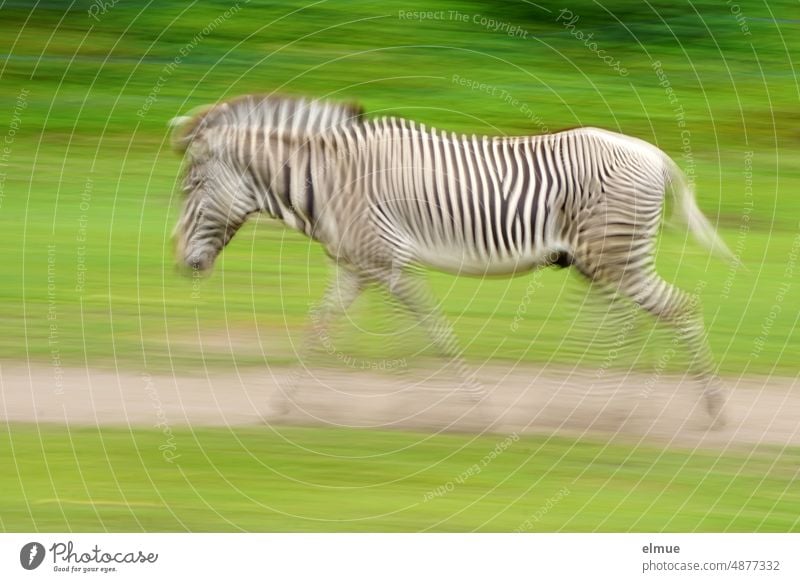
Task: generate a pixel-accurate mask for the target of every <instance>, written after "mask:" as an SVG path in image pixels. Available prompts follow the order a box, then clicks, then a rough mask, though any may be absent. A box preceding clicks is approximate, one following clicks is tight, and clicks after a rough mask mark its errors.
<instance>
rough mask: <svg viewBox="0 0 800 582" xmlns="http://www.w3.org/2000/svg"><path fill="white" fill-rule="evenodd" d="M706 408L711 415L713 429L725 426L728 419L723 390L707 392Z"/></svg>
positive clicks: (711, 427)
mask: <svg viewBox="0 0 800 582" xmlns="http://www.w3.org/2000/svg"><path fill="white" fill-rule="evenodd" d="M705 400H706V410H707V411H708V415H709V416H710V417H711V426H710V429H711V430H721V429H723V428H725V425H726V424H727V419H726V418H725V396H724V395H723V393H722V391H718V392H714V393H712V394H706V396H705Z"/></svg>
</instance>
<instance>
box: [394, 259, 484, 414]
mask: <svg viewBox="0 0 800 582" xmlns="http://www.w3.org/2000/svg"><path fill="white" fill-rule="evenodd" d="M378 278H379V280H380V282H381V283H382V284H383V285H385V287H386V289H387V290H388V291H389V293H390V294H391V296H392V297H393V298H394V299H395V300H396V301H397V302H398V303H399V304H400V305H401V306H402V307H403V308H404V309H406V310H407V311H408V312H409V313H410V314H411V315H412V316H413V317H414V318H415V319H416V320H417V321H418V322H419V323H420V325H422V326H423V328H424V329H425V331H426V333H427V335H428V337H429V338H430V340H431V342H432V343H433V345H434V347H435V349H436V351H437V352H438V353H439V355H440V356H441V357H443V358H444V359H445V360H447V362H448V363H449V364H451V365H452V367H453V369H454V370H455V371H456V374H457V375H458V377H459V379H460V381H461V391H462V393H463V394H464V395H465V396H466V397H467V398H468V399H469V400H470V401H474V402H477V401H480V400H483V398H485V396H486V389H485V388H484V387H483V386H482V385H481V383H480V382H479V381H478V379H477V377H476V376H475V373H474V372H473V370H472V369H471V367H470V366H468V365H467V363H466V362H465V361H464V358H463V357H462V356H461V352H460V350H459V348H458V341H457V340H456V337H455V334H454V333H453V329H452V327H451V326H450V324H449V323H448V322H447V319H445V317H444V315H442V313H441V312H440V310H439V309H438V308H437V307H436V301H435V300H434V298H433V295H432V294H431V293H430V291H429V290H428V288H427V286H426V285H425V282H424V281H421V280H420V279H419V278H418V277H416V276H414V275H412V274H411V273H409V272H408V271H406V270H398V269H393V270H392V271H391V272H390V273H381V274H380V275H379V277H378Z"/></svg>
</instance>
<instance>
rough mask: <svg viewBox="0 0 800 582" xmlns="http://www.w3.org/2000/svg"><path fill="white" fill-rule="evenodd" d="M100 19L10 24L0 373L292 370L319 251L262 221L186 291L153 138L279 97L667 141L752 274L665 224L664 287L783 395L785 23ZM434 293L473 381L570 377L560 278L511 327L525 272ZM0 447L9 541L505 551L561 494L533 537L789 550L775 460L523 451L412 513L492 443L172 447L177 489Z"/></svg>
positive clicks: (285, 7) (500, 6) (248, 11)
mask: <svg viewBox="0 0 800 582" xmlns="http://www.w3.org/2000/svg"><path fill="white" fill-rule="evenodd" d="M106 4H108V6H107V7H106V8H105V9H104V10H100V9H99V8H98V4H96V3H91V2H85V1H80V2H76V3H74V4H72V5H70V7H69V8H67V7H66V5H65V4H62V3H59V2H43V3H38V4H37V5H36V7H35V8H31V7H29V6H28V5H26V4H24V3H11V4H6V5H4V6H3V7H1V8H0V16H1V17H0V32H1V33H2V34H0V45H1V46H2V49H0V55H2V56H1V57H0V63H1V64H0V79H1V80H2V82H0V233H2V234H3V237H2V240H3V241H4V244H3V250H4V252H3V267H4V277H3V282H2V284H0V326H2V331H3V333H2V334H0V366H2V365H3V364H4V363H19V362H24V361H30V362H33V365H36V364H37V363H39V364H42V365H52V363H53V361H54V358H57V359H58V361H59V362H60V363H61V364H62V365H65V366H91V367H118V368H119V369H122V370H131V371H137V372H138V371H142V370H151V371H152V370H156V371H157V370H176V371H178V372H181V373H183V372H191V371H195V370H197V369H199V367H200V363H201V356H200V355H199V354H198V351H197V348H196V346H197V341H198V338H209V337H211V338H213V337H231V338H236V337H237V336H242V337H252V336H253V335H254V334H257V335H258V337H259V338H260V340H261V345H259V346H255V347H253V346H249V348H248V349H241V350H239V349H236V348H235V347H233V348H232V347H231V346H230V345H229V344H224V342H222V343H218V344H216V347H213V346H212V347H211V348H210V349H207V350H204V352H203V354H202V360H203V361H204V363H205V365H206V366H208V367H209V368H212V369H219V370H226V369H230V368H231V366H233V365H237V366H262V367H263V366H287V365H291V364H292V363H293V362H295V361H296V356H295V352H294V348H293V345H294V343H296V341H297V339H298V338H299V337H300V336H301V334H302V331H303V328H304V324H305V323H306V321H307V318H308V312H309V307H310V306H311V305H313V303H314V302H315V301H317V300H318V299H319V298H320V297H321V293H322V289H323V287H324V285H325V281H326V278H327V276H328V274H329V273H330V266H329V265H328V264H327V262H326V259H325V257H324V254H323V253H322V251H321V250H320V249H319V248H318V247H317V246H316V245H315V244H313V243H311V242H309V241H307V240H306V239H304V238H303V237H301V236H300V235H298V234H296V233H294V232H290V231H288V230H286V229H285V228H284V227H283V226H282V225H280V224H276V223H274V222H272V221H269V220H255V221H253V222H252V223H250V224H248V225H247V226H246V227H245V228H244V229H243V230H242V231H241V232H240V233H239V234H238V235H237V237H236V239H235V240H234V241H233V242H232V243H231V245H229V247H228V248H227V249H226V250H225V252H224V253H223V255H222V256H221V258H220V260H219V261H218V263H217V266H216V269H215V272H214V274H213V276H212V277H210V278H208V279H203V280H192V279H184V278H181V277H179V276H178V275H177V274H176V273H175V272H174V269H173V258H172V245H171V240H170V233H171V231H172V228H173V225H174V223H175V221H176V218H177V215H178V210H179V207H180V203H181V195H180V189H179V187H178V185H179V180H180V171H181V160H180V159H179V157H178V156H176V154H174V153H173V152H172V151H171V149H170V147H169V135H168V130H167V123H168V121H169V119H170V118H172V117H174V116H176V115H180V114H183V113H185V112H187V111H189V110H190V109H191V108H193V107H196V106H198V105H202V104H206V103H212V102H215V101H218V100H221V99H225V98H228V97H233V96H235V95H240V94H244V93H249V92H272V91H278V92H283V93H290V94H309V95H313V96H317V97H328V98H331V99H337V100H357V101H359V102H361V103H362V104H363V105H364V107H365V109H366V111H367V112H368V114H369V115H370V116H380V115H400V116H408V117H413V118H414V119H417V120H420V121H423V122H425V123H428V124H434V125H436V126H438V127H442V128H447V129H450V130H453V131H462V132H469V133H491V134H508V135H516V134H536V133H541V132H544V131H557V130H558V129H560V128H566V127H574V126H579V125H581V126H583V125H593V126H600V127H604V128H607V129H611V130H615V131H620V132H623V133H626V134H629V135H634V136H637V137H641V138H643V139H646V140H648V141H650V142H653V143H656V144H658V145H659V146H660V147H661V148H663V149H664V150H665V151H667V152H669V153H670V154H671V155H672V156H673V157H674V158H675V159H676V161H677V162H678V163H679V164H680V165H681V166H682V167H683V168H684V169H685V170H686V171H687V172H688V173H689V174H690V175H691V176H692V178H693V179H694V182H695V187H696V191H697V197H698V202H699V205H700V206H701V208H702V209H703V210H704V212H705V213H706V214H707V215H708V216H709V217H710V218H711V220H712V221H713V222H714V223H715V224H717V225H718V228H719V232H720V234H721V236H722V237H723V238H724V239H725V240H726V242H727V243H728V245H729V246H730V247H731V249H732V250H733V251H734V252H735V253H736V254H737V255H738V256H740V257H741V259H742V262H743V264H744V266H745V268H737V267H736V266H731V265H729V264H726V263H724V262H721V261H720V260H719V259H717V258H716V257H713V256H710V255H709V254H708V252H707V251H706V250H705V249H704V248H702V247H700V246H699V245H698V244H697V243H696V242H695V241H694V240H693V239H692V238H691V237H690V236H688V235H687V233H686V232H685V231H684V230H683V229H681V228H679V227H678V228H672V227H669V226H667V227H665V229H664V232H663V234H662V236H661V239H660V244H659V254H658V262H659V268H660V271H661V273H662V274H663V276H664V277H665V278H667V279H668V280H670V281H672V282H674V283H675V284H677V285H679V286H680V287H682V288H684V289H687V290H693V289H694V290H700V295H701V298H702V302H703V309H704V312H705V316H706V322H707V326H708V334H709V341H710V342H711V345H712V348H713V350H714V352H715V355H716V357H717V360H718V363H719V366H720V370H721V372H722V373H723V374H724V375H726V376H729V377H732V378H735V377H739V376H742V375H750V374H753V375H783V376H793V375H795V374H796V373H797V368H798V358H797V354H798V351H799V350H800V333H798V331H797V330H798V326H797V320H798V317H800V309H799V308H800V283H798V279H797V278H798V276H799V275H800V263H798V260H800V259H798V257H800V196H797V192H798V191H800V170H799V169H798V168H800V155H798V147H797V145H798V144H797V125H798V122H800V113H799V111H800V110H799V109H798V107H797V103H798V97H799V96H800V86H798V82H797V78H796V71H795V68H794V67H795V64H794V62H793V60H792V58H791V57H792V55H796V54H798V51H799V50H800V35H798V34H797V26H798V25H797V20H796V12H797V10H796V4H794V3H792V2H788V1H787V2H770V3H769V4H767V3H763V2H756V1H752V2H751V1H749V0H747V1H742V2H739V3H738V4H737V5H736V6H737V10H736V11H734V10H733V9H732V6H731V3H722V2H711V1H706V0H703V1H700V2H692V3H687V4H685V5H684V4H681V3H674V2H673V3H669V2H662V1H659V2H653V3H643V4H641V5H640V4H637V3H629V2H623V1H622V0H610V1H607V2H603V3H601V4H598V3H594V2H588V1H585V0H580V1H576V2H572V3H571V6H570V8H569V12H570V13H571V14H569V15H568V14H566V13H562V12H561V11H562V9H563V5H561V4H558V3H552V2H540V3H537V4H530V3H524V2H489V1H486V2H466V1H460V0H457V1H453V2H447V3H441V4H439V5H431V4H430V3H423V2H419V1H411V2H406V1H402V2H400V1H396V0H389V1H387V2H380V3H379V2H361V1H356V2H316V3H311V4H306V3H304V2H295V1H293V0H290V1H289V2H283V3H280V4H272V3H270V4H269V5H265V4H262V3H260V2H255V1H252V2H247V3H245V2H240V3H238V4H237V3H235V2H205V3H202V4H199V3H193V4H185V3H182V2H159V3H158V5H157V6H156V4H155V3H148V4H145V5H139V4H138V3H125V2H119V3H116V4H114V5H111V3H106ZM576 16H577V17H578V18H577V20H576V19H575V17H576ZM589 35H591V38H589ZM601 50H602V51H605V52H603V53H602V55H605V56H606V57H608V58H607V59H606V58H601V56H600V52H599V51H601ZM609 63H610V64H609ZM623 69H624V74H623ZM668 210H669V204H668ZM430 280H431V283H432V285H433V287H434V290H435V292H436V295H437V297H438V298H439V300H440V301H441V306H442V308H443V310H444V311H445V312H446V314H447V315H448V317H449V319H450V320H451V321H452V322H453V324H454V326H455V330H456V333H457V334H458V336H459V338H460V339H461V342H462V344H463V346H464V347H465V349H466V355H467V357H468V358H469V359H470V360H472V361H473V362H476V363H477V362H484V361H487V360H490V359H491V360H492V361H500V362H502V361H509V362H527V363H530V364H532V365H542V364H546V363H549V362H556V363H563V362H574V354H573V353H572V352H570V351H569V350H565V349H564V346H565V343H566V342H567V341H568V340H569V339H571V337H570V336H571V335H572V334H573V333H574V330H576V329H577V328H578V323H577V322H578V319H579V318H580V314H579V313H578V311H580V310H577V309H576V308H575V306H576V305H582V304H583V301H584V298H585V296H586V289H585V286H584V285H583V284H582V282H581V281H579V280H578V278H577V277H576V276H575V275H573V274H571V273H569V272H567V271H558V270H548V271H547V272H544V273H542V274H541V276H540V277H539V278H537V285H536V287H535V292H534V293H533V295H532V299H531V301H530V304H529V307H528V308H527V310H526V312H525V314H524V320H523V321H522V322H521V324H520V325H519V328H518V329H516V330H515V331H512V323H513V322H514V320H515V317H517V316H518V314H519V308H520V304H521V302H522V301H523V300H524V298H525V297H526V294H528V295H530V293H531V291H530V285H531V278H530V277H529V276H528V277H526V276H523V277H516V278H513V279H483V280H482V279H474V278H472V279H471V278H456V277H452V276H449V275H443V274H439V273H431V274H430ZM576 302H577V303H576ZM385 320H386V313H385V309H384V307H383V301H382V297H381V295H380V294H379V293H377V292H375V293H371V294H369V295H368V296H367V297H365V298H364V299H363V300H361V301H360V302H359V303H358V304H356V306H354V310H353V317H352V318H351V319H350V320H349V321H348V322H346V323H345V324H344V326H345V328H346V329H345V330H344V331H343V332H342V335H343V337H344V338H345V339H343V340H342V341H345V342H347V343H346V345H347V349H348V350H352V351H360V352H363V353H365V354H369V353H371V352H370V351H371V350H374V349H375V347H374V345H373V344H374V343H375V342H374V340H373V339H372V336H370V334H369V333H367V334H364V333H363V332H364V330H365V329H366V330H367V331H369V330H370V329H373V328H377V327H379V326H381V325H383V324H384V323H385ZM649 335H652V334H649ZM649 335H648V337H649ZM653 337H655V336H653ZM417 339H420V341H424V340H421V338H417ZM233 343H234V344H235V342H233ZM223 344H224V345H223ZM652 350H653V353H654V354H655V355H654V356H653V357H654V358H655V357H657V345H655V343H654V346H653V347H652ZM586 357H587V358H588V360H589V361H591V358H592V357H593V356H591V355H587V356H586ZM366 435H368V436H366ZM1 438H2V441H3V444H2V445H0V456H2V460H3V464H4V466H6V467H13V469H11V471H10V473H7V477H6V478H4V479H3V482H4V485H3V486H2V487H0V489H2V493H1V494H0V528H2V529H5V530H12V531H18V530H32V529H36V530H51V531H52V530H65V529H66V530H75V531H78V530H81V531H90V530H98V529H99V530H103V529H108V530H115V531H117V530H124V531H138V530H184V529H190V530H214V531H216V530H238V529H245V530H276V531H284V530H304V531H306V530H307V531H339V530H369V531H385V530H392V531H395V530H402V531H409V530H421V529H425V530H447V531H451V530H458V531H466V530H491V531H497V530H503V531H507V530H513V529H515V528H517V527H519V524H521V523H522V522H524V521H525V520H526V519H528V518H529V517H530V516H531V515H535V514H537V512H539V513H541V508H542V507H543V504H545V503H546V501H547V500H548V499H550V498H551V497H552V496H554V495H556V494H557V492H558V491H559V490H560V489H561V488H562V487H566V488H567V489H568V490H569V494H568V495H562V498H560V499H559V500H558V503H557V504H556V505H555V507H553V508H552V509H549V510H548V511H547V512H546V514H544V515H540V517H539V521H537V522H536V523H535V527H534V528H533V529H535V530H537V531H540V530H547V531H587V530H588V531H595V530H602V531H662V530H663V531H687V530H688V531H708V530H713V531H720V530H730V531H752V530H757V531H788V530H797V529H798V526H797V519H796V516H797V515H798V513H800V503H799V502H798V499H797V491H796V488H793V487H792V483H793V479H795V478H796V472H795V471H794V469H793V468H792V467H796V466H797V458H796V452H792V451H764V452H762V453H759V455H737V454H735V453H726V454H721V453H715V452H708V451H707V452H691V451H678V450H675V451H661V450H658V449H650V448H647V447H643V446H634V447H626V446H624V445H614V446H607V445H604V444H601V443H593V442H573V441H570V440H569V439H549V438H544V437H542V438H524V439H522V440H521V441H520V442H518V443H515V444H514V446H512V447H511V448H510V449H509V450H508V451H506V452H505V453H503V455H501V456H500V457H499V458H498V459H497V460H496V461H494V462H493V463H492V464H491V465H490V466H489V467H488V468H486V470H485V471H483V472H481V474H480V475H478V476H477V477H475V478H474V479H472V478H471V479H470V480H468V481H467V482H466V483H464V484H463V485H462V486H459V487H457V488H456V489H455V490H454V491H452V492H450V493H448V494H447V495H444V496H441V497H436V498H434V499H432V500H430V501H427V502H423V500H422V499H423V496H424V494H425V493H426V492H428V491H431V490H432V489H434V488H435V487H437V486H441V485H442V484H443V483H446V482H448V481H450V480H453V479H454V478H455V477H456V476H458V475H459V474H460V473H461V472H462V471H463V470H464V469H465V468H466V467H468V466H469V465H470V464H471V463H474V462H475V461H474V458H475V457H477V458H478V459H480V458H481V456H482V455H483V453H482V451H484V450H485V449H487V448H491V447H492V446H494V440H493V437H480V438H472V437H468V436H465V435H450V436H438V437H430V438H429V437H428V436H425V435H413V434H403V433H391V432H374V433H369V432H367V431H344V430H342V431H338V430H332V429H302V428H297V429H282V430H281V432H280V433H277V432H271V431H268V430H266V429H263V430H259V429H255V428H254V429H248V430H241V431H239V430H237V431H224V430H194V431H192V430H185V431H183V432H180V434H179V435H178V437H177V438H178V440H179V442H180V446H181V451H182V455H183V456H182V458H181V460H180V462H178V463H176V464H169V463H165V461H164V460H163V459H162V458H161V456H160V454H159V453H158V442H159V439H163V435H162V434H161V433H160V432H158V431H154V430H149V429H141V430H139V429H137V430H131V431H126V430H112V429H102V430H89V429H81V430H74V429H71V430H68V429H65V428H56V427H39V428H37V427H31V426H17V425H10V426H9V428H8V431H7V432H6V434H4V436H3V437H1ZM298 449H302V451H303V453H302V454H298V453H297V450H298ZM331 455H333V456H331Z"/></svg>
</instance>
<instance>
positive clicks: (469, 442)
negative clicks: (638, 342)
mask: <svg viewBox="0 0 800 582" xmlns="http://www.w3.org/2000/svg"><path fill="white" fill-rule="evenodd" d="M509 436H511V435H509ZM506 438H508V437H507V436H505V435H492V436H481V437H467V436H462V435H444V436H443V435H439V436H435V435H423V434H414V433H399V432H380V431H367V432H364V431H359V430H344V429H342V430H336V429H302V428H279V429H268V428H263V429H241V430H237V431H235V432H231V431H228V430H225V429H218V430H215V429H203V430H194V431H189V430H185V429H181V430H176V431H174V433H172V434H170V435H165V434H164V433H162V432H160V431H154V430H136V431H129V430H125V429H102V430H96V429H80V430H74V429H73V430H69V429H66V428H52V427H47V426H43V427H24V426H15V427H13V428H12V429H10V430H9V431H8V432H5V431H4V434H3V435H2V437H0V442H2V444H1V445H0V462H2V464H3V466H4V467H6V468H7V471H11V472H12V473H16V474H17V475H18V479H17V480H13V479H7V480H6V481H5V484H4V486H3V488H2V491H0V516H2V520H1V521H0V528H2V529H4V530H6V531H33V530H35V531H140V530H145V531H184V530H190V531H238V530H245V531H423V530H424V531H513V530H516V529H521V530H526V531H578V532H580V531H637V532H651V531H670V532H683V531H760V532H767V531H781V532H786V531H798V530H800V523H798V517H797V516H798V515H799V514H800V496H799V495H798V491H797V488H796V487H795V486H794V483H795V482H796V481H795V480H796V478H797V466H798V461H800V458H798V454H797V452H796V451H777V452H775V451H762V452H760V453H758V454H750V455H744V454H736V453H725V454H722V453H713V452H708V451H694V452H693V451H688V450H687V451H682V450H669V451H667V450H660V449H658V448H655V447H649V446H637V447H631V446H625V445H608V444H601V443H596V442H591V441H586V440H582V441H580V442H577V441H573V440H569V439H565V438H530V437H524V438H521V439H519V440H516V441H515V440H513V438H509V440H507V441H505V442H507V443H508V446H507V447H506V448H505V449H504V450H503V448H502V447H500V448H499V449H498V450H501V451H502V452H500V453H499V454H498V455H497V456H496V457H495V458H494V459H493V460H488V461H487V462H486V463H485V464H484V463H483V460H484V459H487V457H486V456H487V455H488V454H489V453H490V452H491V451H492V450H493V449H495V447H496V446H497V445H498V444H499V443H502V442H504V440H505V439H506ZM165 448H169V449H170V450H173V451H174V454H175V455H177V456H176V457H175V459H174V461H173V462H171V463H170V462H167V461H165V458H164V457H163V456H162V450H164V449H165ZM475 464H477V465H479V466H480V467H481V469H480V471H475V470H474V469H473V471H472V473H473V474H472V475H469V471H470V467H472V466H473V465H475ZM448 484H449V485H448ZM437 492H438V493H441V494H437Z"/></svg>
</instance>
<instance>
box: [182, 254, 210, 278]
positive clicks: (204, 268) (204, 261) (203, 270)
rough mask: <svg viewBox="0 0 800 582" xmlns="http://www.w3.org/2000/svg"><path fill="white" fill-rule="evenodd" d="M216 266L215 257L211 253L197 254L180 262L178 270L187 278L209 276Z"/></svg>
mask: <svg viewBox="0 0 800 582" xmlns="http://www.w3.org/2000/svg"><path fill="white" fill-rule="evenodd" d="M213 266H214V257H213V256H212V255H211V254H210V253H195V254H192V255H189V256H188V257H186V258H185V259H184V260H178V262H177V264H176V265H175V268H176V270H177V271H178V272H179V273H180V274H182V275H184V276H186V277H197V276H203V275H207V274H209V273H210V272H211V268H212V267H213Z"/></svg>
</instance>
